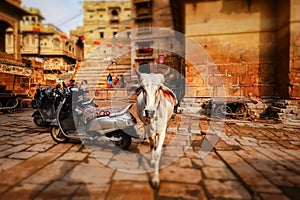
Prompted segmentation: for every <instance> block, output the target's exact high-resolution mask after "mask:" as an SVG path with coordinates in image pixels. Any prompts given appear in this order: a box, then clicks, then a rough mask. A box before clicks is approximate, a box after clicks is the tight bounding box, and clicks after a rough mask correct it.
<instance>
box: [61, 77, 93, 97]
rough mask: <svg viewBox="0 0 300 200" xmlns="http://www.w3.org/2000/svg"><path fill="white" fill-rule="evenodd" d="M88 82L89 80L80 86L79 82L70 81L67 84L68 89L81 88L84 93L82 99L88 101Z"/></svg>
mask: <svg viewBox="0 0 300 200" xmlns="http://www.w3.org/2000/svg"><path fill="white" fill-rule="evenodd" d="M87 85H88V81H87V80H83V81H82V82H81V83H80V84H78V82H75V80H73V79H70V80H69V82H68V83H67V84H66V87H67V88H69V87H76V88H79V89H80V90H81V92H82V99H83V100H84V101H85V100H86V93H88V88H87Z"/></svg>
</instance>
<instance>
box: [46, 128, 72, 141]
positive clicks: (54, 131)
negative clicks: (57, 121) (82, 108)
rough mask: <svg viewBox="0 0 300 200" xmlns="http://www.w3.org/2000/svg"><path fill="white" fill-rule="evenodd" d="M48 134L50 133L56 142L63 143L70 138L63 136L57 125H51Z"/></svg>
mask: <svg viewBox="0 0 300 200" xmlns="http://www.w3.org/2000/svg"><path fill="white" fill-rule="evenodd" d="M50 134H51V137H52V139H53V140H54V141H55V142H57V143H65V142H68V141H69V140H70V139H69V138H67V137H65V136H64V135H63V134H62V132H61V130H60V128H59V127H58V126H52V127H51V128H50Z"/></svg>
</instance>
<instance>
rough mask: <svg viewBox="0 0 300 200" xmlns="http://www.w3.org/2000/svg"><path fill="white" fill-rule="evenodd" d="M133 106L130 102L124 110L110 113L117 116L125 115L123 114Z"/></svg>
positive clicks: (111, 115)
mask: <svg viewBox="0 0 300 200" xmlns="http://www.w3.org/2000/svg"><path fill="white" fill-rule="evenodd" d="M131 107H132V104H129V105H128V106H126V107H125V108H124V109H123V110H121V111H119V112H113V113H110V115H109V117H116V116H120V115H123V114H124V113H126V112H127V111H128V110H129V109H130V108H131Z"/></svg>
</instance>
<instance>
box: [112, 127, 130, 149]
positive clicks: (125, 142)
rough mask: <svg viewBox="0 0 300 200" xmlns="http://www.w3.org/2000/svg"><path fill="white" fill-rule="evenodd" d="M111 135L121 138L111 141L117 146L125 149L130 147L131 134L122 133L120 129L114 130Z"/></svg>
mask: <svg viewBox="0 0 300 200" xmlns="http://www.w3.org/2000/svg"><path fill="white" fill-rule="evenodd" d="M111 136H112V137H116V138H122V139H121V140H120V141H116V142H113V143H114V145H116V146H117V147H119V148H121V149H123V150H126V149H128V148H129V147H130V145H131V142H132V139H131V136H129V135H127V134H126V133H124V132H123V131H122V130H120V131H116V132H114V133H113V134H112V135H111Z"/></svg>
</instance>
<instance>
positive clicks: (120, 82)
mask: <svg viewBox="0 0 300 200" xmlns="http://www.w3.org/2000/svg"><path fill="white" fill-rule="evenodd" d="M106 81H107V88H112V87H114V86H117V87H121V88H124V87H125V80H124V76H123V74H121V75H120V78H119V77H118V76H116V77H115V78H114V79H113V77H112V75H111V74H110V73H109V74H108V75H107V77H106Z"/></svg>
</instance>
